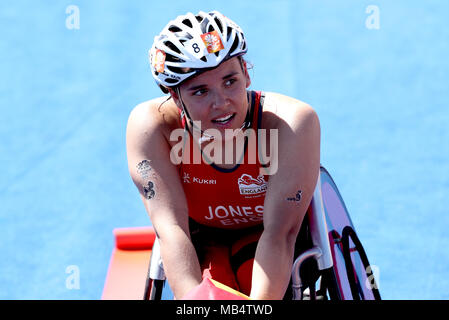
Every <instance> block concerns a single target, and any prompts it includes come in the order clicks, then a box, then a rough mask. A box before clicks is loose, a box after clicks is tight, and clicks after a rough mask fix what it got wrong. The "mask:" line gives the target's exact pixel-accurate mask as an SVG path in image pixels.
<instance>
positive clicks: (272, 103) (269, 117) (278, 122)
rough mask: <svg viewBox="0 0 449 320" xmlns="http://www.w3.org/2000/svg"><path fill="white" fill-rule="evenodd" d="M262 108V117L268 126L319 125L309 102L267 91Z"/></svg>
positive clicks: (297, 126) (295, 126) (294, 126)
mask: <svg viewBox="0 0 449 320" xmlns="http://www.w3.org/2000/svg"><path fill="white" fill-rule="evenodd" d="M263 110H264V114H263V117H264V118H265V119H266V121H267V127H270V128H279V127H282V126H283V125H287V126H289V127H290V128H292V129H294V128H299V127H304V126H307V125H310V126H312V127H313V126H319V120H318V115H317V113H316V111H315V110H314V109H313V108H312V107H311V106H310V105H309V104H307V103H306V102H303V101H301V100H298V99H295V98H292V97H289V96H286V95H282V94H279V93H274V92H267V93H266V95H265V102H264V109H263Z"/></svg>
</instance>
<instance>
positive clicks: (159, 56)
mask: <svg viewBox="0 0 449 320" xmlns="http://www.w3.org/2000/svg"><path fill="white" fill-rule="evenodd" d="M153 67H154V69H156V71H157V72H159V73H162V72H164V69H165V52H164V51H162V50H159V49H157V50H156V54H155V56H154V62H153Z"/></svg>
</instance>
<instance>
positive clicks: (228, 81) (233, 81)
mask: <svg viewBox="0 0 449 320" xmlns="http://www.w3.org/2000/svg"><path fill="white" fill-rule="evenodd" d="M236 81H237V79H234V78H231V79H228V80H226V81H225V86H226V87H230V86H232V85H233V84H234V83H235V82H236Z"/></svg>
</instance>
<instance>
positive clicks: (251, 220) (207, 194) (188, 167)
mask: <svg viewBox="0 0 449 320" xmlns="http://www.w3.org/2000/svg"><path fill="white" fill-rule="evenodd" d="M263 99H264V95H263V94H262V93H261V92H255V91H252V92H251V109H250V111H249V114H248V117H250V118H252V121H251V126H250V127H249V128H247V129H245V138H244V143H245V150H244V156H243V157H242V159H240V163H238V164H237V165H236V166H234V167H233V168H231V169H224V168H220V167H218V166H217V165H215V164H214V163H212V162H211V161H210V160H208V158H207V157H205V155H204V154H205V153H206V152H205V148H204V150H203V151H200V150H199V147H198V145H197V143H195V144H194V143H193V139H192V134H191V133H190V131H189V130H186V127H185V119H183V126H184V129H185V130H186V131H188V134H186V135H185V138H187V139H186V141H184V148H183V150H182V152H183V154H182V162H181V165H180V170H179V174H180V178H181V182H182V185H183V188H184V193H185V195H186V199H187V205H188V211H189V217H190V218H192V219H193V220H194V221H196V222H197V223H199V224H201V225H205V226H209V227H215V228H221V229H242V228H248V227H252V226H255V225H260V224H261V223H262V221H263V211H264V200H265V193H266V190H267V182H268V177H269V176H268V175H265V174H264V170H263V165H261V163H260V162H259V146H258V134H257V133H258V129H259V128H260V124H261V120H262V107H263ZM251 129H253V130H251ZM194 148H196V150H194ZM191 151H192V152H191ZM195 151H196V152H197V153H196V154H197V158H196V159H197V160H196V163H195V161H194V160H195V159H194V158H193V157H194V155H195ZM198 155H202V156H201V161H200V163H198V162H199V161H198ZM205 159H206V160H207V161H208V162H209V163H210V164H208V163H206V162H205Z"/></svg>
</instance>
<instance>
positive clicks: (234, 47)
mask: <svg viewBox="0 0 449 320" xmlns="http://www.w3.org/2000/svg"><path fill="white" fill-rule="evenodd" d="M238 45H239V37H237V36H236V37H235V38H234V42H233V43H232V46H231V49H229V53H230V54H231V55H232V53H233V52H234V51H235V49H237V46H238Z"/></svg>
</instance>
